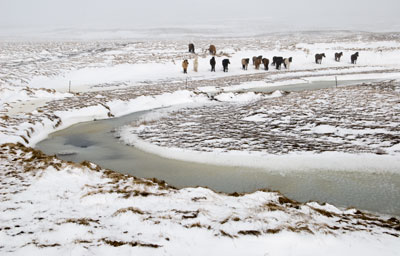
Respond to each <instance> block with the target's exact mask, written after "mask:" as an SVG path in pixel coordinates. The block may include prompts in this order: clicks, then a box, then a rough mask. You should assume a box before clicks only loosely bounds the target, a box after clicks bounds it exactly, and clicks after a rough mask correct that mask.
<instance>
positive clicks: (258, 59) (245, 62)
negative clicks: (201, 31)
mask: <svg viewBox="0 0 400 256" xmlns="http://www.w3.org/2000/svg"><path fill="white" fill-rule="evenodd" d="M208 51H209V53H210V54H211V55H216V54H217V48H216V47H215V45H210V47H209V48H208ZM189 52H190V53H195V49H194V44H192V43H191V44H189ZM342 56H343V52H337V53H335V61H337V62H340V58H341V57H342ZM322 58H326V56H325V53H317V54H315V63H316V64H322ZM357 58H358V52H356V53H354V54H352V55H351V56H350V60H351V64H356V62H357ZM292 61H293V58H292V57H289V58H283V57H281V56H274V57H273V58H272V63H271V65H272V66H275V68H276V69H277V70H279V69H281V66H282V64H283V65H284V67H285V68H286V69H289V68H290V63H292ZM249 63H250V58H243V59H242V69H243V70H247V68H248V66H249ZM269 63H270V61H269V59H267V58H263V56H262V55H260V56H254V57H253V58H252V64H253V66H254V67H255V69H257V70H258V69H260V66H261V64H263V65H264V70H268V66H269ZM229 64H231V63H230V61H229V59H223V60H222V67H223V71H224V72H228V65H229ZM210 65H211V72H215V65H216V61H215V57H214V56H213V57H212V58H211V59H210ZM188 66H189V61H188V60H187V59H185V60H184V61H183V62H182V68H183V73H185V74H186V73H187V69H188ZM197 69H198V58H197V56H196V58H195V60H194V62H193V70H194V71H195V72H197Z"/></svg>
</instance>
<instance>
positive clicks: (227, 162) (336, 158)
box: [119, 129, 400, 174]
mask: <svg viewBox="0 0 400 256" xmlns="http://www.w3.org/2000/svg"><path fill="white" fill-rule="evenodd" d="M119 135H120V136H121V137H123V139H122V141H123V142H124V143H127V144H128V145H131V146H134V147H137V148H138V149H140V150H142V151H145V152H148V153H151V154H156V155H159V156H162V157H165V158H169V159H175V160H181V161H189V162H195V163H204V164H214V165H221V166H241V167H251V168H259V169H260V170H264V171H272V172H279V173H285V172H313V171H349V170H351V171H356V172H371V173H376V172H389V173H395V174H399V173H400V168H399V166H400V158H399V157H398V156H377V155H374V154H349V153H338V152H330V153H321V154H312V153H303V154H287V155H272V154H265V153H259V152H234V151H233V152H228V153H226V152H199V151H194V150H188V149H181V148H165V147H160V146H157V145H153V144H151V143H148V142H146V141H144V140H141V139H139V138H138V137H137V136H136V135H132V133H131V131H130V129H123V130H122V131H121V132H120V133H119Z"/></svg>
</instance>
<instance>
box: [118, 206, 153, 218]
mask: <svg viewBox="0 0 400 256" xmlns="http://www.w3.org/2000/svg"><path fill="white" fill-rule="evenodd" d="M126 212H132V213H136V214H140V215H143V214H149V213H148V212H144V211H142V210H140V209H139V208H136V207H128V208H122V209H119V210H117V211H116V212H114V214H113V215H112V216H117V215H119V214H122V213H126Z"/></svg>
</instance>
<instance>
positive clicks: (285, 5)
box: [0, 0, 400, 29]
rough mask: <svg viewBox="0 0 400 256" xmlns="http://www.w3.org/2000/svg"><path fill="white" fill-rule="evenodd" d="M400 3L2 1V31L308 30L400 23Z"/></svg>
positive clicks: (351, 0)
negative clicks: (267, 25)
mask: <svg viewBox="0 0 400 256" xmlns="http://www.w3.org/2000/svg"><path fill="white" fill-rule="evenodd" d="M399 10H400V0H379V1H378V0H275V1H270V0H242V1H237V0H213V1H212V0H140V1H137V0H0V28H67V27H68V28H71V27H72V28H73V27H77V28H140V27H143V26H171V25H180V24H185V25H190V24H218V23H223V21H227V20H228V21H235V20H236V21H238V20H243V19H252V18H260V19H261V20H262V22H271V23H274V22H275V23H276V24H277V26H278V24H280V22H281V21H286V22H287V23H290V24H291V23H292V24H295V25H296V27H300V28H301V27H304V29H307V28H309V27H312V28H318V27H321V28H324V27H334V28H341V29H346V28H347V27H354V25H357V26H359V27H360V28H362V27H365V29H368V27H369V25H373V26H378V25H379V24H383V25H382V27H383V28H385V26H387V25H388V24H389V25H390V24H393V25H398V24H400V15H399Z"/></svg>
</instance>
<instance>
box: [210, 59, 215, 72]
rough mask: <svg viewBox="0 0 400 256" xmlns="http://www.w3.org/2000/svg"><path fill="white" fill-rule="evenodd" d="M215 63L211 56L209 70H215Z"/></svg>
mask: <svg viewBox="0 0 400 256" xmlns="http://www.w3.org/2000/svg"><path fill="white" fill-rule="evenodd" d="M215 64H216V61H215V57H212V58H211V59H210V65H211V72H213V71H214V72H215Z"/></svg>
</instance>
